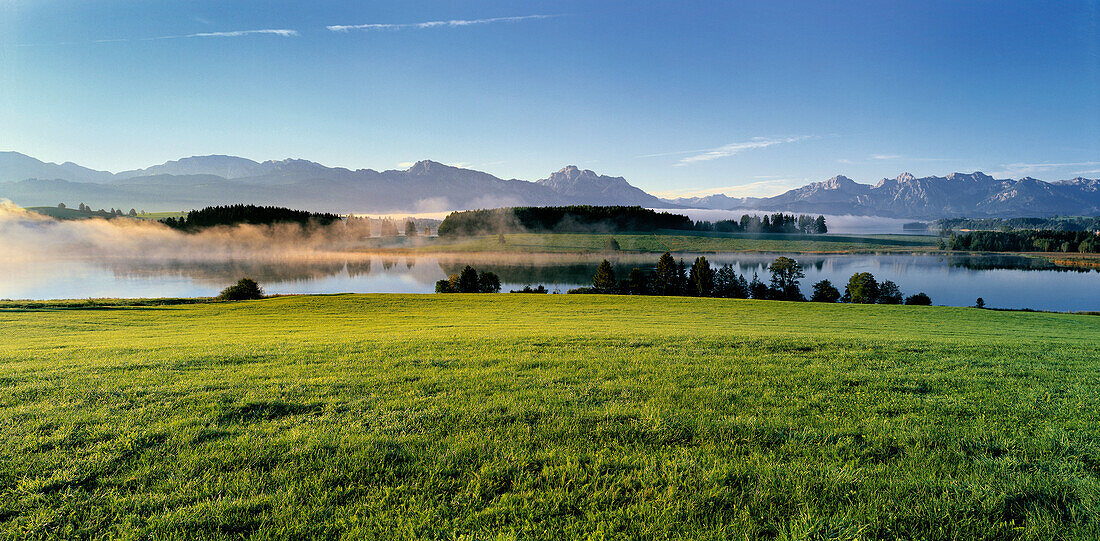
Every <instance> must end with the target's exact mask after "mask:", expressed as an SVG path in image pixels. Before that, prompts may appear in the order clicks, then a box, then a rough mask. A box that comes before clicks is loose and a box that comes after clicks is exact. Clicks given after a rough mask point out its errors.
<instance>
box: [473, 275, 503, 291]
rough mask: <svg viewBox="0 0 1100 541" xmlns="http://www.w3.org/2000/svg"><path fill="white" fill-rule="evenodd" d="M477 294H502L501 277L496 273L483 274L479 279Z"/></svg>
mask: <svg viewBox="0 0 1100 541" xmlns="http://www.w3.org/2000/svg"><path fill="white" fill-rule="evenodd" d="M477 292H478V293H498V292H500V277H498V276H497V275H496V273H494V272H488V271H486V272H482V273H480V274H479V275H478V277H477Z"/></svg>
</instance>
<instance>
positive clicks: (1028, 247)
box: [941, 230, 1100, 254]
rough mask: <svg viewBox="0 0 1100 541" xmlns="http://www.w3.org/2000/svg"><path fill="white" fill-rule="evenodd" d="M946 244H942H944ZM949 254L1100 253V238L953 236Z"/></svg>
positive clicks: (1034, 233) (1067, 234)
mask: <svg viewBox="0 0 1100 541" xmlns="http://www.w3.org/2000/svg"><path fill="white" fill-rule="evenodd" d="M941 242H942V241H941ZM944 247H945V248H946V249H948V250H963V251H974V252H1066V253H1072V252H1079V253H1091V254H1095V253H1100V235H1098V234H1097V233H1094V232H1092V231H1047V230H1043V231H1038V230H1028V231H971V232H969V233H961V234H960V233H952V234H951V236H950V237H948V239H947V241H946V242H944Z"/></svg>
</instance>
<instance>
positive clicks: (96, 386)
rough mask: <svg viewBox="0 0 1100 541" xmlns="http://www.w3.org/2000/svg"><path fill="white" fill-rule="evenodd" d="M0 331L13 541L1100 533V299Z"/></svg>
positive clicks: (320, 302) (241, 306)
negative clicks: (1031, 307)
mask: <svg viewBox="0 0 1100 541" xmlns="http://www.w3.org/2000/svg"><path fill="white" fill-rule="evenodd" d="M318 321H324V322H325V324H324V325H318V324H317V322H318ZM0 325H2V326H3V327H4V328H5V329H8V330H9V332H8V333H6V338H5V339H4V340H2V341H0V385H3V389H4V393H3V394H0V404H2V406H3V407H0V433H2V434H0V435H2V436H3V437H2V438H0V457H2V458H3V460H0V494H2V495H3V497H0V531H2V532H3V535H5V536H8V537H19V538H25V537H45V536H60V537H88V536H117V537H126V538H166V537H169V538H170V537H179V538H195V537H224V538H228V537H235V538H236V537H246V538H247V537H340V536H346V537H352V538H452V537H454V538H461V537H464V536H465V537H467V538H494V537H504V538H525V539H562V538H589V537H592V538H599V537H606V538H636V539H652V538H664V537H676V538H711V539H716V538H737V539H741V538H792V539H794V538H803V539H804V538H851V539H885V538H926V539H927V538H954V539H1075V538H1076V539H1084V538H1095V537H1097V536H1098V535H1100V517H1098V516H1097V511H1096V510H1097V509H1100V458H1098V457H1100V443H1098V442H1100V362H1098V359H1100V344H1098V343H1097V342H1096V341H1095V340H1094V339H1093V338H1094V337H1095V336H1097V335H1100V317H1095V316H1074V315H1066V314H1044V313H1020V312H994V311H989V310H975V309H966V308H944V307H909V306H882V305H838V304H796V303H783V302H771V301H751V300H749V301H744V300H723V299H686V298H676V297H617V296H600V295H596V296H584V297H578V296H572V295H522V294H517V295H427V296H425V295H419V296H418V295H411V296H410V295H337V296H310V297H283V298H273V299H265V300H261V301H246V302H237V303H213V304H199V305H184V306H170V307H150V308H126V309H113V310H106V311H104V310H95V311H87V310H36V311H23V312H0Z"/></svg>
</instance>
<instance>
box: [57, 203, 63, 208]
mask: <svg viewBox="0 0 1100 541" xmlns="http://www.w3.org/2000/svg"><path fill="white" fill-rule="evenodd" d="M57 208H59V209H63V208H65V203H58V204H57Z"/></svg>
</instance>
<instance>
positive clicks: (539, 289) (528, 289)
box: [511, 284, 549, 293]
mask: <svg viewBox="0 0 1100 541" xmlns="http://www.w3.org/2000/svg"><path fill="white" fill-rule="evenodd" d="M511 292H512V293H549V291H547V289H546V286H544V285H542V284H539V286H538V287H531V286H530V285H525V286H523V289H513V290H512V291H511Z"/></svg>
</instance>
